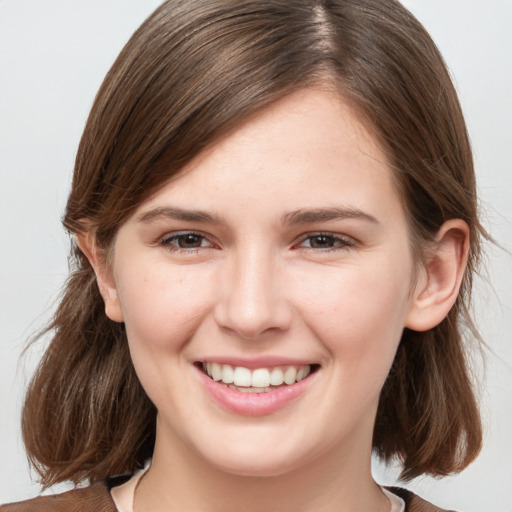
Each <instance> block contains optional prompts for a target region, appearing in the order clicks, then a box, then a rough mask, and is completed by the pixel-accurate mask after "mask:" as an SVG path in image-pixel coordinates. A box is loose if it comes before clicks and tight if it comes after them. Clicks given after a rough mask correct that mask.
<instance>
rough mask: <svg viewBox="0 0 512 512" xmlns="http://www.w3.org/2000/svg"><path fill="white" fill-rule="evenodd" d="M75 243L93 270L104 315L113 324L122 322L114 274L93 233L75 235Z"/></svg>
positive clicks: (90, 231) (91, 231)
mask: <svg viewBox="0 0 512 512" xmlns="http://www.w3.org/2000/svg"><path fill="white" fill-rule="evenodd" d="M77 243H78V247H80V250H81V251H82V252H83V253H84V254H85V256H86V258H87V259H88V260H89V263H90V264H91V266H92V268H93V269H94V273H95V274H96V280H97V282H98V288H99V290H100V293H101V296H102V297H103V301H104V302H105V313H106V315H107V316H108V317H109V318H110V320H113V321H114V322H124V316H123V312H122V310H121V305H120V303H119V296H118V294H117V288H116V283H115V280H114V274H113V271H112V268H111V266H110V265H109V263H108V261H107V258H106V257H105V254H104V251H102V250H101V249H100V248H99V247H98V244H97V243H96V235H95V233H94V231H93V230H89V231H87V233H85V234H80V235H77Z"/></svg>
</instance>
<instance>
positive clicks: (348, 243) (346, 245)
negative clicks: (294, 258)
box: [294, 232, 355, 253]
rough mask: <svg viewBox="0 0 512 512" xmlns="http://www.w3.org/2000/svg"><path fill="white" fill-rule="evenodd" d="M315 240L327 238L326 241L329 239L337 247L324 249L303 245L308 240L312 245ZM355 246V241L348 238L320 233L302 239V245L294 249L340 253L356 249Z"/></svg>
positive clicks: (297, 245) (299, 244)
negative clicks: (352, 248)
mask: <svg viewBox="0 0 512 512" xmlns="http://www.w3.org/2000/svg"><path fill="white" fill-rule="evenodd" d="M314 238H326V239H329V240H330V241H331V242H332V243H333V244H335V245H334V247H323V248H322V247H311V246H309V247H308V246H304V245H303V244H304V242H306V241H307V240H309V241H310V243H311V240H312V239H314ZM354 246H355V243H354V241H353V240H351V239H350V238H348V237H345V236H342V235H338V234H335V233H324V232H319V233H311V234H308V235H307V236H305V237H304V238H302V241H301V242H300V243H298V244H296V245H295V246H294V247H297V248H298V249H306V250H313V251H319V252H322V253H329V252H334V251H340V250H344V249H350V248H351V247H354Z"/></svg>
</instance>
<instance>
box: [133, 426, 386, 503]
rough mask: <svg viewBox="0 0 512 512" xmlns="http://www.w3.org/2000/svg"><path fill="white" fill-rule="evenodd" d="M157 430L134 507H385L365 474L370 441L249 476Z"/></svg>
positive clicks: (367, 470) (384, 499)
mask: <svg viewBox="0 0 512 512" xmlns="http://www.w3.org/2000/svg"><path fill="white" fill-rule="evenodd" d="M162 430H163V429H162V428H159V429H157V441H156V445H155V452H154V456H153V462H152V466H151V468H150V470H149V471H148V473H147V475H146V477H145V478H144V482H143V484H142V485H141V486H140V488H139V490H138V492H137V507H136V508H135V511H136V512H144V511H146V510H151V511H154V512H159V511H161V510H162V511H164V510H165V511H168V510H181V511H187V512H196V511H197V512H199V511H201V512H221V511H222V512H235V511H239V510H244V511H246V512H256V511H258V512H259V511H261V510H279V511H280V512H292V511H293V512H306V511H311V510H315V512H332V511H337V512H341V511H342V512H362V511H368V510H372V511H376V512H377V511H379V512H380V511H383V512H387V511H388V510H389V502H388V500H387V498H386V497H385V496H384V495H383V493H382V491H381V490H380V488H379V486H378V485H377V484H376V483H375V482H374V480H373V478H372V475H371V467H370V466H371V464H370V461H371V446H367V447H365V453H364V456H362V454H361V449H360V447H358V449H350V450H346V449H339V448H336V447H334V448H333V449H332V450H331V451H330V452H329V453H326V454H321V455H320V456H318V457H317V458H316V459H315V460H312V461H310V462H309V463H308V464H305V465H303V466H300V467H298V468H297V469H292V470H290V471H286V472H284V473H283V474H280V475H274V476H258V477H253V476H240V475H235V474H231V473H228V472H226V471H223V470H221V469H219V468H217V467H214V466H212V465H211V464H209V463H208V462H207V461H205V460H204V459H203V458H201V457H200V456H198V455H197V454H196V453H194V452H192V451H191V450H189V449H188V447H187V446H185V445H184V444H182V443H180V442H177V440H176V438H174V439H172V438H171V439H170V437H172V436H169V435H168V433H166V435H165V436H164V435H162ZM159 434H160V435H159ZM360 437H361V438H364V437H365V436H360ZM367 437H368V436H366V438H367ZM355 442H356V443H357V440H355ZM352 447H353V445H352V446H351V448H352Z"/></svg>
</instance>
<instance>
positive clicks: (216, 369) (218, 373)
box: [212, 363, 222, 381]
mask: <svg viewBox="0 0 512 512" xmlns="http://www.w3.org/2000/svg"><path fill="white" fill-rule="evenodd" d="M212 379H213V380H215V381H219V380H221V379H222V367H221V365H220V364H218V363H212Z"/></svg>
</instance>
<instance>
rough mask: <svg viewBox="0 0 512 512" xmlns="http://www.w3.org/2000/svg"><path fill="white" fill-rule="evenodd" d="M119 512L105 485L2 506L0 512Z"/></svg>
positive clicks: (99, 484)
mask: <svg viewBox="0 0 512 512" xmlns="http://www.w3.org/2000/svg"><path fill="white" fill-rule="evenodd" d="M50 511H51V512H59V511H62V512H117V509H116V506H115V505H114V502H113V501H112V498H111V497H110V492H109V491H108V489H107V486H106V485H105V484H104V483H98V484H95V485H92V486H89V487H84V488H81V489H74V490H72V491H68V492H64V493H62V494H55V495H51V496H39V497H37V498H33V499H31V500H26V501H20V502H17V503H10V504H7V505H1V506H0V512H50Z"/></svg>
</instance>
